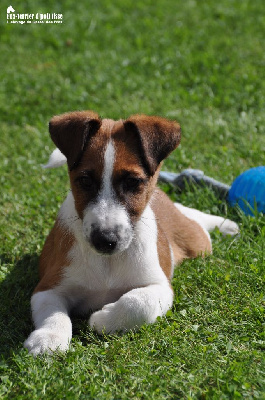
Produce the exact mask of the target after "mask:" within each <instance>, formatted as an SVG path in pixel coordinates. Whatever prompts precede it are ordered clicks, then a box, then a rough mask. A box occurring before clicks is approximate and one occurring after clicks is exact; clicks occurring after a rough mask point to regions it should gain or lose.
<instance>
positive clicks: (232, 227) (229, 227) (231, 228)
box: [219, 219, 239, 236]
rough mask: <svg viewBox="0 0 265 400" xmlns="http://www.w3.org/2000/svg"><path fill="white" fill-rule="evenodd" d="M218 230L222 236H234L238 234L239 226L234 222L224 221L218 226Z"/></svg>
mask: <svg viewBox="0 0 265 400" xmlns="http://www.w3.org/2000/svg"><path fill="white" fill-rule="evenodd" d="M219 230H220V232H221V233H222V234H223V235H231V236H234V235H237V234H238V233H239V226H238V225H237V223H236V222H234V221H231V219H225V220H224V222H223V223H222V224H221V225H220V227H219Z"/></svg>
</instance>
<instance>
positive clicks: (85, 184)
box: [78, 175, 94, 189]
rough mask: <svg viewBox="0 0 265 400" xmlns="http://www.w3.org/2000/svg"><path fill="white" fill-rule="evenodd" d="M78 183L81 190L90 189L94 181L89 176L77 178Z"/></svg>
mask: <svg viewBox="0 0 265 400" xmlns="http://www.w3.org/2000/svg"><path fill="white" fill-rule="evenodd" d="M78 183H79V185H80V186H81V187H82V188H83V189H91V187H92V186H93V184H94V181H93V179H92V177H91V176H90V175H86V176H81V177H80V178H78Z"/></svg>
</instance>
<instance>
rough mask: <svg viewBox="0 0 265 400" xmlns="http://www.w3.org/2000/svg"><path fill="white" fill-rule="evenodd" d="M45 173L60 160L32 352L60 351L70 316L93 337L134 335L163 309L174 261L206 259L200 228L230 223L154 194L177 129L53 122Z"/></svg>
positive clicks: (151, 122)
mask: <svg viewBox="0 0 265 400" xmlns="http://www.w3.org/2000/svg"><path fill="white" fill-rule="evenodd" d="M49 130H50V134H51V138H52V140H53V142H54V143H55V145H56V146H57V147H58V149H59V150H60V151H59V150H58V149H57V150H55V152H54V153H53V155H52V157H51V159H50V162H49V164H48V167H53V166H58V165H61V164H63V163H64V162H66V161H67V164H68V171H69V178H70V184H71V191H70V192H69V194H68V196H67V198H66V200H65V201H64V203H63V205H62V206H61V209H60V211H59V214H58V218H57V220H56V222H55V225H54V227H53V229H52V231H51V232H50V234H49V236H48V237H47V240H46V242H45V245H44V248H43V250H42V253H41V256H40V265H39V267H40V281H39V283H38V285H37V287H36V288H35V291H34V293H33V296H32V298H31V307H32V315H33V320H34V324H35V328H36V330H34V331H33V332H32V333H31V335H30V336H29V338H28V339H27V340H26V341H25V347H26V348H27V349H28V350H29V351H30V353H32V354H33V355H37V354H41V353H44V352H49V353H50V352H53V351H55V350H61V351H66V350H67V349H68V347H69V343H70V340H71V337H72V324H71V319H70V316H69V315H70V313H77V314H81V315H89V314H91V316H90V319H89V325H90V327H91V328H93V329H94V330H96V331H97V332H98V333H102V332H106V333H113V332H117V331H128V330H130V329H137V328H139V327H140V326H141V325H142V324H145V323H153V322H155V320H156V318H157V317H158V316H162V315H164V314H165V313H166V312H167V311H168V310H169V309H170V307H171V306H172V302H173V290H172V287H171V284H170V280H171V278H172V275H173V271H174V265H176V264H179V263H180V262H181V261H182V260H183V259H185V258H189V257H197V256H199V255H204V254H206V253H207V254H208V253H211V240H210V236H209V233H208V231H210V230H212V229H214V228H215V227H216V226H217V227H219V229H220V230H221V231H222V232H223V233H224V234H227V233H229V234H236V233H237V232H238V227H237V225H236V224H235V223H234V222H232V221H230V220H224V219H223V218H221V217H217V216H211V215H207V214H204V213H202V212H199V211H197V210H194V209H189V208H186V207H184V206H182V205H180V204H173V203H172V202H171V200H170V199H169V198H168V197H167V196H166V195H165V194H164V193H163V192H162V191H161V190H159V189H158V188H157V187H156V182H157V178H158V175H159V170H160V167H161V163H162V161H163V160H164V158H165V157H167V156H168V155H169V154H170V153H171V152H172V151H173V150H174V149H175V148H176V147H177V146H178V144H179V142H180V136H181V134H180V126H179V124H178V123H177V122H174V121H169V120H167V119H164V118H160V117H149V116H145V115H134V116H131V117H130V118H129V119H127V120H119V121H113V120H111V119H100V117H99V116H98V115H97V114H96V113H94V112H92V111H81V112H70V113H66V114H63V115H59V116H55V117H53V118H52V120H51V121H50V124H49Z"/></svg>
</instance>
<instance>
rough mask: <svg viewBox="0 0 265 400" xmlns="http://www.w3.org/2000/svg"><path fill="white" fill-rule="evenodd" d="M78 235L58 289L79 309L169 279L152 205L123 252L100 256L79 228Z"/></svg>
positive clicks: (84, 310)
mask: <svg viewBox="0 0 265 400" xmlns="http://www.w3.org/2000/svg"><path fill="white" fill-rule="evenodd" d="M143 221H144V222H143ZM72 227H73V226H72ZM78 231H79V232H80V229H78ZM75 237H76V238H77V242H76V243H75V244H74V246H73V247H72V249H71V250H70V253H69V257H70V259H71V260H72V261H71V263H70V265H69V266H67V267H66V268H65V269H64V272H63V279H62V281H61V283H60V285H59V286H58V287H57V289H56V290H57V291H59V292H63V293H64V295H65V296H66V297H67V298H68V300H69V302H70V305H71V307H72V308H75V309H76V310H77V311H80V312H84V313H85V312H87V311H88V310H91V309H92V310H93V309H97V308H101V307H102V306H103V305H104V304H107V303H110V302H114V301H116V300H117V299H118V298H119V297H120V296H122V295H123V294H124V293H126V292H128V291H129V290H131V289H133V288H137V287H144V286H147V285H150V284H155V283H157V282H161V281H164V280H166V276H165V275H164V273H163V271H162V269H161V267H160V264H159V259H158V252H157V227H156V221H155V217H154V214H153V211H152V210H151V208H150V207H147V208H146V210H145V212H144V214H143V219H142V220H140V221H139V222H138V223H137V226H136V227H135V236H134V238H133V240H132V242H131V244H130V246H129V248H128V249H127V250H126V251H124V252H123V253H121V254H117V255H112V256H101V255H99V254H96V253H95V252H93V251H92V250H91V248H89V246H88V244H87V243H86V241H85V240H84V239H83V238H82V236H81V235H79V233H78V232H76V231H75Z"/></svg>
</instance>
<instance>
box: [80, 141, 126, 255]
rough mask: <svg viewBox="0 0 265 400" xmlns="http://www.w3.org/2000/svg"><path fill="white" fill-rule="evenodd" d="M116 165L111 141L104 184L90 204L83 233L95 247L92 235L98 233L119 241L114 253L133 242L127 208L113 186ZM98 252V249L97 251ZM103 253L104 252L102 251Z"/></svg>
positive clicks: (103, 176) (104, 170)
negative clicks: (120, 200)
mask: <svg viewBox="0 0 265 400" xmlns="http://www.w3.org/2000/svg"><path fill="white" fill-rule="evenodd" d="M114 164H115V147H114V144H113V142H112V141H111V140H110V141H109V142H108V144H107V147H106V150H105V154H104V168H103V175H102V184H101V188H100V191H99V194H98V196H97V198H96V200H95V201H94V202H93V203H91V204H88V206H87V208H86V210H85V212H84V219H83V232H84V236H85V238H86V240H87V241H88V242H89V243H90V244H91V245H92V247H95V246H93V243H92V242H93V240H91V235H93V233H95V231H97V232H98V234H99V235H100V234H104V238H106V236H107V235H109V237H110V241H111V240H113V237H115V240H116V241H117V245H116V246H115V250H114V251H113V253H117V252H121V251H123V250H125V249H126V248H127V247H128V246H129V244H130V242H131V240H132V235H133V231H132V226H131V223H130V220H129V216H128V214H127V212H126V209H125V207H124V206H123V205H122V204H121V203H119V201H118V199H117V197H116V194H115V190H114V188H113V185H112V178H113V171H114ZM95 250H96V251H97V249H95ZM102 252H103V251H102Z"/></svg>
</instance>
